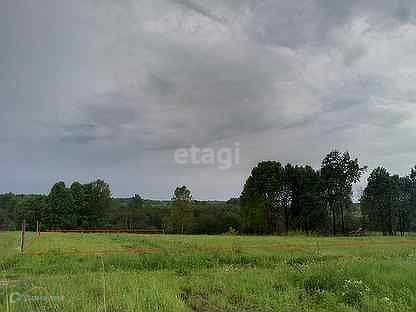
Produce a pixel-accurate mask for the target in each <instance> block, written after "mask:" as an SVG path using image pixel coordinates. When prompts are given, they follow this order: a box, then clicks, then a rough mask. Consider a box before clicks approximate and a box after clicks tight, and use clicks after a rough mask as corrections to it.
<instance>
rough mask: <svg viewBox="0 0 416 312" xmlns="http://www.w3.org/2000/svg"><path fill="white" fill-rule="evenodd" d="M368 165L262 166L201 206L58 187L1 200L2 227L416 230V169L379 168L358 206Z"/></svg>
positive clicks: (338, 159) (104, 186)
mask: <svg viewBox="0 0 416 312" xmlns="http://www.w3.org/2000/svg"><path fill="white" fill-rule="evenodd" d="M366 171H367V167H366V166H361V165H360V163H359V161H358V159H352V158H351V157H350V154H349V153H348V152H345V153H341V152H339V151H336V150H335V151H332V152H330V153H329V154H328V155H326V157H325V158H324V159H323V160H322V164H321V168H319V169H318V170H317V169H314V168H312V167H310V166H300V165H292V164H286V165H284V166H283V165H282V164H281V163H279V162H277V161H262V162H260V163H259V164H258V165H257V166H256V167H255V168H253V170H252V171H251V175H250V176H249V178H248V179H247V181H246V183H245V186H244V189H243V190H242V193H241V196H240V198H232V199H230V200H228V201H197V200H194V199H193V198H192V194H191V190H190V189H189V188H188V187H186V186H180V187H177V188H176V190H174V194H173V197H172V200H170V201H154V200H145V199H143V198H141V197H140V196H139V195H134V196H132V197H131V198H113V197H112V194H111V189H110V185H109V184H108V183H106V182H105V181H102V180H97V181H94V182H91V183H87V184H81V183H79V182H74V183H72V184H71V185H70V186H69V187H68V186H66V185H65V183H64V182H58V183H56V184H55V185H53V187H52V188H51V190H50V192H49V194H48V195H15V194H11V193H9V194H3V195H0V225H3V226H2V227H3V228H8V229H10V230H13V229H18V228H19V226H20V224H21V223H22V222H23V220H25V221H26V224H27V226H28V229H29V230H34V229H35V227H36V222H37V221H38V222H40V226H41V229H42V230H47V229H51V228H60V229H72V228H97V227H100V228H101V227H107V228H123V229H132V230H134V229H163V231H165V232H166V233H186V234H222V233H232V234H235V233H244V234H265V235H269V234H288V233H289V232H303V233H306V234H323V235H331V234H332V235H337V234H348V233H362V232H366V231H375V232H381V233H383V234H384V235H405V233H407V232H414V231H416V167H415V168H413V169H411V170H410V172H409V175H407V176H404V177H400V176H398V175H391V174H390V173H389V172H388V171H387V170H386V169H385V168H382V167H378V168H376V169H374V170H372V172H371V173H370V175H369V178H368V184H367V186H366V188H365V190H364V192H363V194H362V196H361V198H360V202H359V203H353V201H352V189H353V185H354V184H355V183H357V182H358V181H359V180H360V178H361V176H362V175H363V173H364V172H366Z"/></svg>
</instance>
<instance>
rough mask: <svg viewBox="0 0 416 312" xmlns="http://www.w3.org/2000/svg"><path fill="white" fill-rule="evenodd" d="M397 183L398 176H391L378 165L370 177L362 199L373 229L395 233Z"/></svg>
mask: <svg viewBox="0 0 416 312" xmlns="http://www.w3.org/2000/svg"><path fill="white" fill-rule="evenodd" d="M397 183H398V181H397V178H396V177H391V176H390V174H389V172H388V171H387V170H386V169H385V168H382V167H378V168H376V169H374V170H373V171H372V172H371V174H370V176H369V177H368V185H367V187H366V188H365V190H364V193H363V197H362V199H361V206H362V209H363V213H364V214H365V215H366V216H367V218H368V221H369V224H370V227H371V229H372V230H380V231H382V232H383V234H384V235H387V234H389V235H393V234H394V223H395V216H396V215H397V213H396V208H397V206H396V205H395V203H394V201H395V195H396V194H397V189H398V184H397Z"/></svg>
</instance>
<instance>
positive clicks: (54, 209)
mask: <svg viewBox="0 0 416 312" xmlns="http://www.w3.org/2000/svg"><path fill="white" fill-rule="evenodd" d="M73 210H74V200H73V197H72V194H71V191H70V190H69V189H67V188H66V186H65V183H64V182H58V183H56V184H55V185H54V186H53V187H52V189H51V191H50V193H49V195H48V208H47V214H46V216H45V224H46V225H47V226H49V227H70V226H73V225H74V224H75V216H74V213H73Z"/></svg>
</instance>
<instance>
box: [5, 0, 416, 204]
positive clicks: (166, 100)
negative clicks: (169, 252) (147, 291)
mask: <svg viewBox="0 0 416 312" xmlns="http://www.w3.org/2000/svg"><path fill="white" fill-rule="evenodd" d="M121 3H122V4H121ZM415 41H416V4H414V2H412V1H391V0H389V1H388V0H382V1H378V2H377V3H374V4H372V2H370V1H358V0H354V1H350V2H348V3H347V2H346V1H333V0H331V1H330V0H303V1H300V2H299V1H298V2H296V3H291V2H288V1H276V0H262V1H251V0H228V1H223V0H222V1H220V0H213V1H209V2H207V1H201V0H154V1H144V0H143V1H132V0H131V1H124V2H119V1H110V0H104V1H96V0H86V1H85V0H82V1H81V0H74V1H55V0H41V1H40V2H36V3H35V2H33V3H32V2H28V1H23V0H5V1H2V2H1V4H0V47H1V49H0V105H1V106H0V108H1V112H2V113H1V114H0V144H1V151H2V153H1V156H0V166H1V167H0V168H1V171H2V173H3V174H2V178H1V179H0V180H1V181H0V191H3V192H6V191H14V192H47V191H48V187H49V186H50V184H51V183H53V182H55V181H56V180H61V179H63V180H65V181H68V182H69V181H71V180H73V179H80V180H82V181H86V180H90V179H93V178H97V177H102V178H105V179H107V180H109V181H110V182H111V183H112V185H113V190H114V193H115V194H116V195H127V194H131V193H134V192H138V193H141V194H143V195H145V196H147V197H154V198H158V197H161V198H169V196H170V195H169V194H170V193H171V192H172V191H173V189H174V187H175V186H176V185H177V184H182V183H185V184H187V185H189V186H190V187H191V189H193V191H194V194H195V197H196V198H220V199H222V198H227V197H230V196H235V195H238V194H239V192H240V190H241V187H242V185H243V183H244V179H245V177H246V176H247V175H248V174H249V171H250V168H251V167H252V166H253V165H255V164H256V162H257V161H259V160H262V159H277V160H280V161H282V162H285V161H294V162H295V161H296V162H300V163H309V164H311V165H314V166H319V162H320V159H321V158H322V157H323V156H324V154H325V153H327V152H329V150H330V149H332V148H339V149H343V150H344V149H348V150H350V151H351V152H352V153H353V154H354V155H355V156H358V157H359V158H360V159H361V160H362V162H363V163H365V164H368V165H369V166H370V167H371V166H376V165H378V164H383V165H384V166H386V167H387V168H389V169H391V170H393V171H395V172H398V173H400V174H405V173H406V172H407V171H408V170H409V168H410V167H411V166H413V165H414V162H415V161H414V151H415V146H414V144H415V143H414V142H416V141H415V136H416V135H415V133H416V132H415V130H416V123H415V121H416V116H415V113H414V105H415V100H416V91H415V89H414V84H415V81H416V58H415V57H414V55H415V52H416V51H415V50H416V46H415V45H414V42H415ZM234 142H240V143H241V164H240V165H239V166H235V167H233V168H232V170H230V171H227V172H221V171H219V170H218V169H217V168H216V167H215V166H213V167H210V166H185V167H183V166H180V165H178V164H175V162H174V159H173V153H174V150H175V149H176V148H180V147H188V146H191V145H196V146H199V147H212V148H220V147H227V146H229V147H231V146H232V145H233V143H234Z"/></svg>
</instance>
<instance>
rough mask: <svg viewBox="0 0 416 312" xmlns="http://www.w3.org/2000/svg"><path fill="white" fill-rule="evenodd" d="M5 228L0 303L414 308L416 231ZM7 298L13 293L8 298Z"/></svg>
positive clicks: (26, 306) (51, 307) (106, 308)
mask: <svg viewBox="0 0 416 312" xmlns="http://www.w3.org/2000/svg"><path fill="white" fill-rule="evenodd" d="M17 242H18V234H17V233H0V311H6V312H12V311H13V312H25V311H28V312H29V311H30V312H32V311H62V312H66V311H74V312H80V311H103V312H118V311H120V312H124V311H200V312H202V311H206V312H208V311H214V312H217V311H218V312H219V311H236V312H237V311H238V312H241V311H243V312H244V311H259V312H260V311H261V312H265V311H296V312H298V311H331V312H332V311H337V312H342V311H374V312H376V311H377V312H380V311H416V239H415V238H410V237H409V238H383V237H374V238H310V237H243V236H241V237H240V236H169V235H149V236H146V235H128V234H121V235H118V234H85V235H82V234H55V233H54V234H42V236H41V237H35V236H30V237H29V242H28V245H27V249H26V252H25V254H24V255H23V256H21V255H18V254H17V248H16V247H17ZM8 299H9V300H8Z"/></svg>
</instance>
